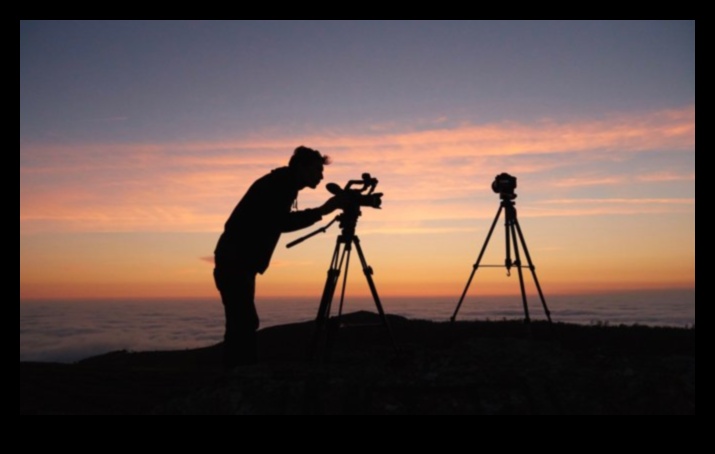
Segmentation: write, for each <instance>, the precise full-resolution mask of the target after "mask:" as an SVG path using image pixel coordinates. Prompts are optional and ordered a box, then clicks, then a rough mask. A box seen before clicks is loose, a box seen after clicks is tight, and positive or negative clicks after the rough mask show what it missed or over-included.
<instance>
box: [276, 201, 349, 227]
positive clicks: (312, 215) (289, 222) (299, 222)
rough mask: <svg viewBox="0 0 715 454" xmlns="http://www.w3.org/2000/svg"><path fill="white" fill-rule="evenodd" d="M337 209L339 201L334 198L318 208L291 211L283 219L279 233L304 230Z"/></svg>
mask: <svg viewBox="0 0 715 454" xmlns="http://www.w3.org/2000/svg"><path fill="white" fill-rule="evenodd" d="M338 208H339V201H338V200H337V198H336V197H335V196H333V197H331V198H329V199H328V200H327V201H326V202H325V203H324V204H322V205H321V206H319V207H318V208H308V209H306V210H301V211H291V212H290V213H288V216H286V218H285V219H284V221H283V223H282V226H281V231H282V232H293V231H295V230H300V229H304V228H306V227H309V226H311V225H313V224H315V223H316V222H318V221H320V220H321V219H322V218H323V216H325V215H327V214H330V213H332V212H333V211H335V210H336V209H338Z"/></svg>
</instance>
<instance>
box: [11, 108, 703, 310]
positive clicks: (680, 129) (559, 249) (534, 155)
mask: <svg viewBox="0 0 715 454" xmlns="http://www.w3.org/2000/svg"><path fill="white" fill-rule="evenodd" d="M301 143H304V144H307V145H309V146H313V147H315V148H318V149H320V150H321V151H323V152H324V153H327V154H329V155H331V156H332V158H333V161H334V163H333V164H332V165H330V166H328V167H327V168H326V172H325V181H324V183H325V182H330V181H334V182H337V183H339V184H341V185H342V184H344V182H346V181H347V180H349V179H355V178H359V176H360V174H361V173H362V172H371V173H372V174H373V175H374V176H376V177H377V178H378V179H379V180H380V184H379V186H378V190H379V191H382V192H384V193H385V196H384V202H383V209H382V210H373V209H370V208H365V209H364V210H363V212H364V214H363V216H362V217H361V218H360V221H359V223H358V234H359V235H360V237H361V238H362V243H363V248H364V250H365V253H366V255H367V258H368V262H369V263H370V265H372V266H373V268H374V269H375V281H376V283H377V284H378V288H379V290H380V292H381V293H383V294H385V295H425V294H430V295H435V294H436V295H445V296H448V295H457V296H458V295H459V294H460V292H461V289H462V287H463V285H464V283H465V282H466V279H467V276H468V275H469V272H470V271H471V267H472V264H473V263H474V261H475V260H476V257H477V254H478V252H479V248H480V247H481V245H482V244H483V242H484V239H485V236H486V233H487V231H488V228H489V226H490V225H491V221H492V220H493V218H494V215H495V214H496V210H497V208H498V206H499V199H498V196H497V195H496V194H494V193H493V192H492V191H491V189H490V185H491V182H492V180H493V179H494V176H495V175H496V174H498V173H501V172H503V171H506V172H509V173H511V174H512V175H515V176H516V177H517V178H518V187H517V191H516V192H517V194H518V198H517V205H516V206H517V209H518V213H519V216H518V217H519V220H520V224H521V226H522V229H523V231H524V235H525V238H526V242H527V246H528V247H529V249H530V252H531V255H532V258H533V260H534V264H535V265H536V267H537V273H538V276H539V279H540V281H541V283H542V286H543V287H544V291H545V292H552V293H564V292H580V291H586V290H589V291H590V290H603V289H622V288H663V287H689V286H693V285H694V275H695V273H694V242H695V233H694V232H695V228H694V213H695V200H694V170H693V166H692V163H693V161H694V158H693V150H694V108H693V106H689V107H685V108H682V109H671V110H666V111H655V112H644V113H639V114H630V115H626V114H613V115H608V116H605V117H603V118H600V119H598V120H589V121H585V120H579V121H572V122H563V121H562V122H555V121H550V120H543V121H537V122H535V123H530V124H522V123H516V122H506V123H495V124H484V125H469V124H467V125H462V126H457V127H449V128H444V127H441V126H440V123H439V122H435V124H434V125H433V126H432V127H431V128H429V129H425V130H422V131H419V132H411V131H406V132H404V133H397V132H395V131H393V130H389V132H382V131H380V130H379V128H375V132H371V133H369V134H365V133H363V134H353V135H350V134H330V133H327V132H326V133H324V134H322V135H319V134H316V135H312V136H285V137H283V138H281V139H277V138H275V137H274V138H271V139H269V140H261V139H260V138H259V137H254V138H250V139H243V140H233V141H220V142H216V143H211V142H196V143H171V142H170V143H151V144H103V143H93V144H91V145H87V144H79V145H74V146H66V145H63V146H58V145H26V146H25V148H28V149H31V150H30V151H32V154H34V155H42V156H46V157H47V159H44V160H42V161H41V162H40V161H38V162H36V163H34V164H33V165H31V166H25V167H23V166H21V169H20V177H21V199H20V295H21V299H23V298H50V297H58V298H60V297H61V298H75V297H87V298H89V297H108V296H109V297H120V296H121V297H146V296H169V297H171V296H177V297H178V296H209V295H214V294H215V290H214V288H213V282H212V280H211V264H210V263H209V260H207V258H209V259H210V257H211V255H212V252H213V247H214V245H215V242H216V240H217V238H218V235H219V234H220V231H221V228H222V224H223V222H224V221H225V219H226V217H227V216H228V214H229V213H230V211H231V210H232V208H233V206H234V205H235V203H236V202H237V201H238V200H239V198H240V197H241V196H242V195H243V193H244V192H245V190H246V189H247V187H248V186H249V185H250V183H251V182H252V181H253V180H255V179H256V178H258V177H260V176H262V175H263V174H264V173H266V172H268V171H270V170H271V169H272V168H274V167H278V166H281V165H285V163H286V162H287V158H288V157H289V155H290V153H291V150H292V148H294V147H295V145H296V144H301ZM328 195H329V194H328V192H327V191H325V190H324V188H323V186H322V185H321V187H319V188H318V189H317V190H314V191H312V190H309V189H308V190H304V191H302V192H301V194H300V195H299V206H300V207H311V206H316V205H318V204H320V203H322V201H323V200H324V199H325V198H327V197H328ZM329 220H330V218H327V219H324V221H323V222H322V223H319V224H316V225H315V226H314V227H313V228H318V227H320V226H321V225H323V224H325V223H327V222H328V221H329ZM502 220H503V217H502ZM309 231H311V229H306V230H305V231H303V232H298V233H293V234H286V235H284V237H283V239H282V240H281V243H280V244H279V246H278V248H277V250H276V253H275V254H274V259H273V263H272V265H271V267H270V268H269V270H268V271H267V273H266V274H265V275H264V276H262V277H261V278H260V279H259V292H260V294H262V295H265V296H277V295H280V296H290V295H304V296H307V295H319V293H320V291H321V289H322V286H323V284H324V276H325V272H326V269H327V266H328V262H329V259H330V256H331V254H332V250H333V247H334V243H335V237H336V235H337V233H338V228H337V226H335V227H333V228H332V229H331V230H329V231H328V233H327V234H324V235H319V236H318V237H315V238H313V239H311V240H310V241H307V242H305V243H303V244H301V245H300V246H298V247H296V248H293V249H286V248H285V246H284V245H285V243H287V242H288V241H290V240H292V239H295V238H297V237H298V236H301V235H302V234H305V233H307V232H309ZM503 238H504V229H503V226H502V224H501V222H500V223H499V225H498V226H497V228H496V229H495V233H494V236H493V238H492V240H491V242H490V244H489V249H488V254H487V256H486V257H485V259H484V261H483V262H482V263H483V264H486V263H493V264H499V263H503V260H504V257H505V249H504V239H503ZM351 271H352V273H351V275H352V278H351V279H349V288H351V289H352V290H351V291H352V292H354V293H355V294H367V291H368V290H367V287H366V286H365V279H364V277H363V276H362V275H361V270H360V269H359V267H358V262H356V261H354V262H353V267H352V269H351ZM527 282H530V281H527ZM474 286H475V287H474V288H475V291H480V292H485V293H505V292H513V291H518V281H517V280H516V275H514V276H512V277H511V278H506V276H505V272H504V270H503V269H484V270H482V269H480V271H479V272H478V273H477V278H476V280H475V284H474ZM476 289H479V290H476Z"/></svg>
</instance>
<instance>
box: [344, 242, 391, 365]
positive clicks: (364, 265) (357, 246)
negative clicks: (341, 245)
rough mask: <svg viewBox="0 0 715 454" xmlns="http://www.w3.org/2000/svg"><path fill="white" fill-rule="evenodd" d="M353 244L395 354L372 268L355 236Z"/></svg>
mask: <svg viewBox="0 0 715 454" xmlns="http://www.w3.org/2000/svg"><path fill="white" fill-rule="evenodd" d="M353 241H354V242H355V249H357V253H358V257H360V263H361V264H362V270H363V272H364V273H365V278H367V285H368V286H369V287H370V293H372V298H373V299H374V300H375V306H376V307H377V312H378V314H379V315H380V318H381V319H382V323H383V325H384V326H385V329H386V331H387V335H388V336H389V337H390V341H391V342H392V347H393V348H394V349H395V353H398V349H397V344H396V343H395V338H394V337H393V336H392V330H391V329H390V324H389V323H388V321H387V317H386V316H385V311H384V310H383V308H382V303H381V302H380V297H379V296H378V295H377V288H376V287H375V282H374V281H373V280H372V274H373V271H372V267H371V266H369V265H368V264H367V260H365V254H363V252H362V247H361V246H360V239H359V238H358V237H357V235H355V236H354V237H353Z"/></svg>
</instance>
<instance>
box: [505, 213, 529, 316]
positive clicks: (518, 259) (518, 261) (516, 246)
mask: <svg viewBox="0 0 715 454" xmlns="http://www.w3.org/2000/svg"><path fill="white" fill-rule="evenodd" d="M509 230H511V239H512V241H513V242H514V257H515V258H516V261H515V262H514V265H516V269H517V272H518V273H519V286H520V287H521V301H522V303H523V304H524V322H525V323H526V324H527V325H529V323H530V322H531V320H530V319H529V306H528V305H527V304H526V289H525V288H524V273H523V271H522V270H521V256H520V255H519V243H518V242H517V238H516V231H515V230H514V223H513V222H511V223H509Z"/></svg>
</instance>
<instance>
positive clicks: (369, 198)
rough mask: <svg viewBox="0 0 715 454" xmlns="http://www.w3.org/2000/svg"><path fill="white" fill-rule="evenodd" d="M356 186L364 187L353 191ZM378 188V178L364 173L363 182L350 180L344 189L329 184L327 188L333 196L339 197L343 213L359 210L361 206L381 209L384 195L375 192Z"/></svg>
mask: <svg viewBox="0 0 715 454" xmlns="http://www.w3.org/2000/svg"><path fill="white" fill-rule="evenodd" d="M356 185H362V187H360V188H357V189H352V187H353V186H356ZM376 186H377V178H373V177H371V176H370V174H369V173H363V174H362V180H350V181H348V183H347V184H346V185H345V187H344V188H341V187H340V186H338V185H337V184H335V183H328V184H327V185H325V188H326V189H327V190H328V191H329V192H330V193H331V194H334V195H336V196H338V202H339V204H340V208H341V209H342V210H343V211H349V210H358V209H359V207H361V206H363V207H372V208H380V205H382V193H381V192H374V191H375V187H376ZM365 191H367V192H365Z"/></svg>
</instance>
